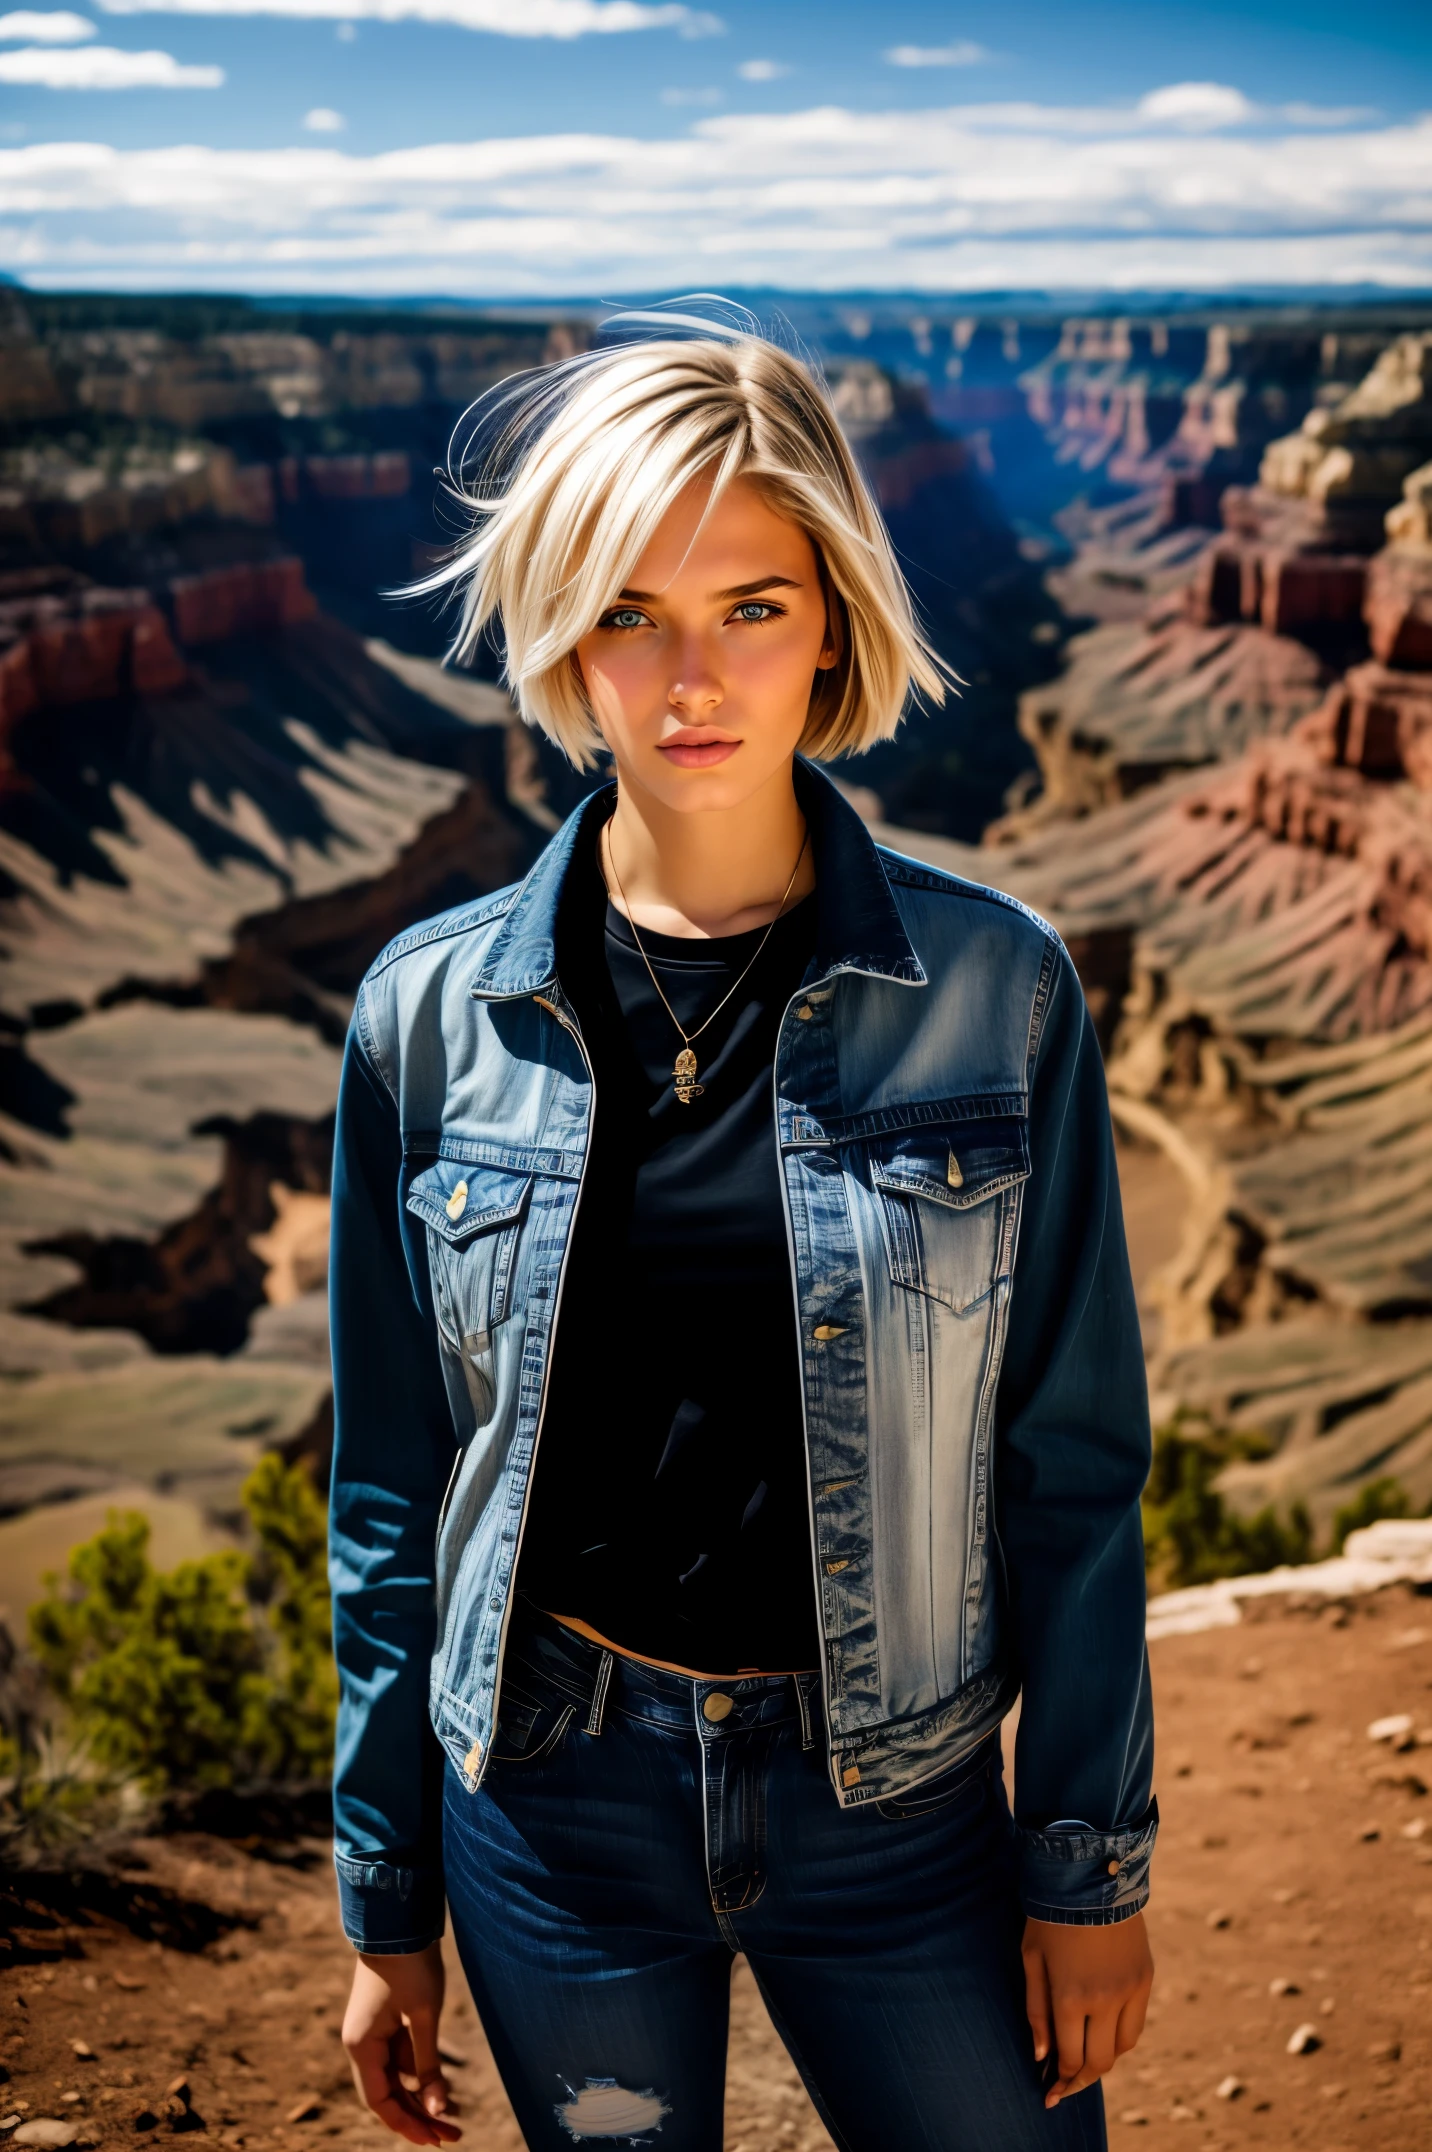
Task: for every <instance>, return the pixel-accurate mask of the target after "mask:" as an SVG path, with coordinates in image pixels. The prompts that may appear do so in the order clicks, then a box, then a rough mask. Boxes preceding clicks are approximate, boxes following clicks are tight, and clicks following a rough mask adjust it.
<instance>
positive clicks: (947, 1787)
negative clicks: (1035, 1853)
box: [874, 1757, 989, 1823]
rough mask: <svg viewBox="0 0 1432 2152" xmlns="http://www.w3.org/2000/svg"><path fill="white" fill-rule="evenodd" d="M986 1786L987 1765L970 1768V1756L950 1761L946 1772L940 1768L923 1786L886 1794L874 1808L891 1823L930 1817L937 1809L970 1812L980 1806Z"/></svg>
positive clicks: (981, 1764) (979, 1764) (973, 1811)
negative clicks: (935, 1775)
mask: <svg viewBox="0 0 1432 2152" xmlns="http://www.w3.org/2000/svg"><path fill="white" fill-rule="evenodd" d="M988 1786H989V1764H988V1762H980V1763H978V1764H976V1765H975V1767H974V1768H973V1770H972V1769H971V1768H970V1762H969V1758H968V1757H965V1758H963V1759H962V1760H961V1761H960V1762H959V1763H957V1764H951V1766H950V1768H949V1770H948V1771H941V1772H940V1773H939V1775H938V1777H936V1778H928V1779H926V1780H925V1781H924V1783H923V1785H919V1786H911V1787H910V1789H909V1791H908V1792H906V1793H892V1794H887V1795H886V1797H885V1799H884V1800H883V1801H877V1802H876V1803H875V1804H874V1805H875V1810H876V1813H877V1814H878V1815H881V1816H885V1817H887V1818H888V1819H889V1821H890V1822H892V1823H907V1822H910V1821H912V1820H913V1819H914V1818H915V1817H917V1816H931V1815H934V1814H935V1813H936V1812H937V1811H939V1810H953V1809H957V1808H962V1809H963V1810H964V1811H965V1812H967V1813H968V1814H970V1815H973V1814H974V1813H975V1812H976V1810H977V1809H978V1808H979V1807H980V1805H981V1803H982V1801H983V1799H984V1795H985V1793H986V1791H987V1790H988Z"/></svg>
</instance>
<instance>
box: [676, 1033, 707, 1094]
mask: <svg viewBox="0 0 1432 2152" xmlns="http://www.w3.org/2000/svg"><path fill="white" fill-rule="evenodd" d="M671 1081H672V1083H673V1084H674V1085H675V1086H676V1095H677V1097H678V1098H679V1099H680V1101H681V1103H682V1105H683V1106H689V1105H690V1104H691V1101H692V1100H693V1099H694V1098H700V1096H701V1094H702V1092H703V1091H704V1090H705V1089H706V1086H705V1084H704V1083H698V1082H697V1081H696V1056H695V1054H694V1053H693V1052H692V1051H691V1048H690V1047H689V1046H683V1047H682V1049H681V1051H680V1053H679V1054H678V1055H677V1057H676V1066H675V1068H674V1069H673V1070H672V1072H671Z"/></svg>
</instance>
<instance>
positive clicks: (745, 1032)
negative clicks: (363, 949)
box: [518, 847, 820, 1674]
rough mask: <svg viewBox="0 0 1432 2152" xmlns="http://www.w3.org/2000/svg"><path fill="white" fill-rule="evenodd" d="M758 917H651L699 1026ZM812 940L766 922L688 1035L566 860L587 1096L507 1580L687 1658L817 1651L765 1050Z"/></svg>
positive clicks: (568, 978) (564, 942)
mask: <svg viewBox="0 0 1432 2152" xmlns="http://www.w3.org/2000/svg"><path fill="white" fill-rule="evenodd" d="M764 932H765V929H764V928H757V929H756V930H755V931H754V932H752V933H749V934H736V935H731V936H729V937H723V938H721V939H719V940H711V941H696V940H687V939H680V938H677V937H674V936H670V935H664V934H652V933H648V932H647V931H646V930H645V929H643V930H642V931H641V944H642V947H643V948H645V950H646V953H647V955H648V957H649V958H650V960H651V963H652V966H653V968H654V969H655V971H656V973H657V976H658V978H659V979H660V981H661V985H662V988H663V991H664V992H665V994H666V996H667V999H668V1000H669V1001H670V1003H671V1005H672V1007H673V1008H674V1009H675V1011H676V1013H677V1015H678V1016H679V1017H680V1018H681V1021H682V1024H683V1025H684V1027H685V1028H686V1030H687V1031H688V1032H690V1031H694V1029H695V1028H696V1026H697V1025H698V1024H700V1023H702V1022H703V1021H704V1019H705V1018H706V1017H707V1016H708V1015H709V1014H710V1012H711V1011H712V1010H713V1009H715V1008H716V1006H717V1004H718V1003H719V1002H720V1001H721V998H722V996H723V995H724V994H725V993H726V992H727V991H728V989H729V988H730V987H731V986H732V984H733V982H734V981H735V980H736V979H738V978H739V977H740V974H741V972H742V970H743V969H744V967H745V966H746V965H747V964H748V963H750V962H751V958H752V956H753V954H754V953H755V951H756V949H757V947H758V945H759V943H760V941H761V936H762V934H763V933H764ZM814 946H815V900H814V898H813V897H808V898H807V899H806V900H805V901H804V902H803V903H800V904H797V905H795V906H793V907H792V909H791V910H790V911H789V912H787V913H786V914H785V915H784V917H782V918H781V919H779V920H778V921H777V922H776V925H775V927H774V929H773V930H772V932H771V935H770V939H769V940H768V941H767V942H766V945H765V947H764V949H763V950H762V951H761V954H760V955H759V957H758V958H757V959H756V962H755V963H754V965H752V968H751V970H750V972H749V973H748V975H747V976H746V978H745V979H744V981H743V982H742V984H741V985H740V987H739V988H738V989H737V991H736V993H735V994H734V995H733V996H732V998H731V1000H730V1001H729V1002H728V1003H727V1004H726V1007H725V1008H724V1009H722V1010H721V1013H720V1014H719V1015H718V1016H717V1017H716V1019H715V1021H714V1022H713V1023H712V1024H711V1026H710V1028H709V1029H708V1030H706V1031H703V1032H702V1034H701V1036H700V1038H698V1039H696V1040H694V1042H693V1050H694V1051H695V1053H696V1056H697V1059H698V1063H699V1076H698V1080H699V1082H700V1083H701V1084H702V1085H703V1086H704V1089H703V1091H702V1094H701V1096H700V1097H699V1098H697V1099H694V1100H693V1101H692V1102H691V1103H690V1104H689V1105H683V1104H682V1103H681V1102H680V1100H679V1099H678V1098H677V1097H676V1094H675V1091H674V1089H673V1084H672V1069H673V1064H674V1062H675V1059H676V1055H677V1053H678V1052H679V1051H680V1048H681V1038H680V1035H679V1033H678V1032H677V1030H676V1028H675V1026H674V1025H673V1023H672V1021H671V1018H670V1016H669V1015H668V1014H667V1012H666V1010H665V1009H664V1008H663V1007H662V1005H661V1001H660V999H659V998H658V996H657V994H656V991H655V989H654V988H653V986H652V982H651V978H650V976H649V974H648V972H647V969H646V965H645V964H644V963H643V961H642V957H641V951H640V949H639V948H638V946H637V942H636V937H635V936H634V934H633V932H632V929H631V926H630V924H629V923H628V921H627V920H626V919H625V918H623V916H622V915H621V913H620V912H618V911H617V910H616V909H615V908H614V907H613V906H611V905H610V904H609V903H608V901H607V895H606V888H605V885H604V883H603V882H602V879H601V875H600V871H599V869H598V866H597V862H596V854H595V850H594V849H593V850H591V851H588V850H587V849H586V848H585V847H584V848H583V850H582V852H581V854H580V855H579V856H578V857H577V858H576V859H574V861H573V863H572V867H571V870H570V872H569V875H568V880H567V887H566V890H565V891H564V895H563V903H562V911H561V916H560V918H559V922H558V933H557V971H558V976H559V978H560V980H561V983H562V987H563V991H564V992H565V993H566V995H567V997H568V999H569V1000H570V1001H571V1003H572V1005H573V1007H574V1008H575V1009H576V1011H577V1015H578V1018H579V1021H580V1024H581V1028H582V1037H583V1039H584V1041H585V1043H586V1047H587V1052H588V1056H589V1058H590V1060H591V1063H592V1069H593V1076H594V1080H595V1085H596V1111H595V1123H594V1130H593V1137H592V1148H591V1152H590V1156H589V1158H588V1163H587V1171H586V1179H585V1182H584V1185H583V1189H582V1196H581V1202H580V1204H579V1206H578V1212H577V1219H576V1223H575V1226H574V1228H573V1238H572V1245H571V1249H570V1251H569V1254H568V1259H567V1275H566V1279H565V1281H564V1284H563V1289H562V1305H561V1312H560V1315H559V1318H558V1323H557V1332H556V1340H555V1346H554V1352H553V1359H552V1367H551V1374H550V1377H549V1385H548V1395H547V1406H546V1414H545V1418H544V1422H543V1427H542V1434H541V1439H540V1441H539V1444H538V1449H537V1459H536V1465H535V1468H534V1479H533V1487H532V1494H531V1498H530V1508H529V1513H528V1520H527V1527H526V1532H525V1535H524V1541H523V1550H522V1561H521V1568H520V1573H519V1578H518V1583H519V1588H520V1589H521V1590H522V1592H523V1593H524V1594H525V1595H526V1596H527V1597H528V1599H530V1600H532V1601H534V1602H535V1603H536V1604H537V1605H538V1606H540V1607H543V1608H545V1609H546V1610H547V1611H548V1612H549V1613H552V1614H563V1615H568V1616H571V1617H574V1618H576V1619H579V1620H581V1621H584V1622H586V1623H588V1624H589V1625H590V1627H592V1628H593V1629H595V1630H597V1631H599V1633H600V1634H601V1635H603V1636H606V1637H609V1638H610V1639H611V1641H612V1642H613V1643H614V1644H620V1645H622V1646H623V1647H624V1648H625V1649H627V1650H628V1651H633V1652H637V1653H639V1654H640V1655H641V1656H643V1657H645V1658H649V1659H663V1660H666V1661H667V1662H669V1663H671V1664H674V1665H678V1666H686V1667H690V1668H692V1669H693V1670H694V1671H696V1672H700V1673H719V1674H732V1673H738V1672H741V1671H743V1670H753V1671H754V1670H761V1671H765V1672H771V1673H776V1672H788V1671H796V1670H799V1669H803V1668H814V1667H816V1666H818V1665H819V1663H820V1660H819V1642H818V1631H817V1623H816V1606H815V1585H814V1573H813V1570H812V1566H811V1538H810V1511H809V1500H808V1495H807V1487H806V1459H805V1440H804V1432H803V1425H802V1415H801V1394H800V1362H799V1349H798V1339H797V1332H796V1321H795V1311H794V1296H793V1292H792V1284H791V1265H790V1256H789V1253H788V1250H787V1243H786V1226H785V1215H784V1209H783V1206H782V1202H781V1189H780V1166H779V1158H778V1153H777V1147H776V1130H775V1100H774V1091H773V1084H772V1073H771V1064H772V1057H773V1054H774V1051H775V1043H776V1034H777V1031H778V1030H779V1027H780V1021H781V1018H782V1016H783V1015H784V1013H785V1010H786V1006H787V1004H788V1002H789V1001H790V999H791V996H792V995H793V994H794V993H795V991H796V989H797V988H798V987H799V985H800V983H801V980H802V978H803V976H804V974H805V971H806V968H807V965H808V964H809V962H810V958H811V954H812V951H813V949H814Z"/></svg>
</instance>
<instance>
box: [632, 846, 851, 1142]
mask: <svg viewBox="0 0 1432 2152" xmlns="http://www.w3.org/2000/svg"><path fill="white" fill-rule="evenodd" d="M602 838H603V842H604V843H605V845H606V848H607V860H608V863H609V865H610V867H611V870H612V878H613V880H614V881H615V883H616V885H617V894H618V896H620V898H621V900H622V903H623V905H624V906H625V908H626V920H627V925H628V926H629V927H630V928H631V936H632V940H633V941H634V942H635V943H636V946H637V954H638V955H639V956H640V958H641V960H642V962H643V964H645V966H646V972H647V977H648V978H649V979H650V981H651V983H652V985H653V986H654V987H655V988H656V991H657V993H658V994H659V995H660V996H661V1006H662V1007H663V1008H664V1009H665V1011H666V1013H667V1015H668V1016H669V1017H670V1018H671V1021H672V1023H673V1024H675V1026H676V1028H677V1030H678V1031H679V1032H680V1033H681V1051H680V1053H679V1054H678V1055H677V1057H676V1061H675V1063H674V1065H673V1067H672V1071H671V1082H672V1087H673V1089H674V1090H675V1092H676V1096H677V1098H678V1099H679V1100H680V1101H681V1104H682V1105H683V1106H689V1105H690V1104H691V1101H692V1100H693V1099H694V1098H700V1096H701V1094H702V1092H703V1091H704V1090H705V1089H706V1086H705V1084H704V1083H698V1082H697V1081H696V1056H695V1054H694V1053H693V1052H692V1051H691V1042H692V1040H693V1039H699V1038H700V1036H701V1034H702V1032H703V1031H705V1030H706V1029H707V1027H708V1025H711V1024H714V1023H715V1021H716V1019H717V1017H718V1016H719V1015H720V1014H721V1011H722V1010H723V1009H724V1008H725V1006H726V1004H727V1002H728V1001H729V1000H730V999H731V996H732V995H733V994H734V993H735V991H736V988H737V987H738V986H740V985H741V984H742V982H743V981H744V980H745V978H746V974H747V973H748V972H749V971H750V969H751V966H752V965H753V964H754V963H755V961H756V958H757V957H759V955H760V953H761V951H762V950H763V949H764V948H765V946H766V943H767V942H768V941H769V940H770V938H771V935H772V933H773V932H774V930H775V926H776V921H777V920H778V919H779V918H780V916H781V914H782V913H783V912H784V910H785V908H786V898H787V897H788V896H789V895H790V893H791V891H792V890H793V889H794V888H795V886H796V876H797V875H798V874H799V873H800V871H801V861H802V860H803V859H804V858H805V853H806V846H807V845H808V844H809V843H810V830H809V829H807V830H806V833H805V835H804V836H803V837H802V839H801V848H800V850H799V851H798V852H797V854H796V863H795V865H794V866H793V867H792V869H791V878H790V880H789V881H788V882H787V883H786V886H785V889H784V891H783V893H782V896H781V901H780V903H779V904H778V905H777V906H776V911H775V916H774V918H773V919H772V920H771V923H770V925H769V926H768V927H767V928H766V931H765V933H764V934H763V935H762V936H761V938H760V940H759V942H757V944H756V948H755V952H754V954H753V955H752V957H751V961H750V963H749V964H747V965H746V967H745V970H743V971H742V973H741V977H740V978H739V979H737V980H735V981H734V982H733V983H732V985H731V986H730V987H728V988H727V990H726V992H725V993H724V994H723V995H722V996H721V999H720V1000H719V1001H718V1002H717V1004H716V1006H715V1008H714V1009H713V1010H712V1011H711V1014H710V1015H709V1016H708V1017H707V1018H706V1019H705V1021H704V1022H702V1023H699V1024H698V1025H697V1026H696V1029H695V1030H694V1031H687V1030H684V1029H683V1027H682V1023H681V1019H680V1017H679V1016H678V1015H677V1013H676V1011H675V1009H673V1008H672V1006H671V1003H670V1002H669V1001H668V1000H667V998H666V996H665V994H664V993H662V987H661V981H660V979H658V978H657V976H656V973H655V972H654V971H653V970H652V968H651V958H650V957H649V956H648V955H647V953H646V951H645V949H644V948H643V947H642V941H641V935H640V934H639V933H638V932H637V924H636V921H635V919H633V917H632V911H631V902H630V899H629V898H628V896H627V893H626V891H625V890H624V889H623V888H622V878H621V876H620V875H619V874H618V873H617V856H616V853H615V852H614V851H613V849H612V825H611V823H610V822H607V823H604V824H603V827H602Z"/></svg>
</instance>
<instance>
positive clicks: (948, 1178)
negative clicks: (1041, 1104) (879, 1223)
mask: <svg viewBox="0 0 1432 2152" xmlns="http://www.w3.org/2000/svg"><path fill="white" fill-rule="evenodd" d="M1028 1173H1029V1126H1028V1123H1027V1122H1026V1121H1024V1120H1023V1119H1021V1118H1016V1117H1015V1116H1013V1115H1011V1116H1009V1117H1008V1118H1007V1119H1001V1120H990V1121H962V1122H959V1123H958V1124H954V1125H951V1126H950V1127H947V1128H921V1129H912V1130H911V1131H910V1132H909V1134H908V1135H904V1136H900V1137H897V1138H896V1139H895V1140H894V1142H893V1143H892V1142H891V1141H890V1140H889V1139H888V1138H887V1139H886V1141H885V1142H884V1143H882V1144H881V1146H880V1147H879V1149H878V1150H875V1151H873V1152H872V1155H871V1160H870V1177H871V1179H872V1180H873V1182H874V1183H875V1186H876V1187H877V1188H884V1189H888V1190H889V1191H890V1192H891V1193H892V1194H895V1195H904V1196H922V1197H923V1198H924V1199H925V1201H926V1202H929V1203H941V1204H943V1205H944V1206H945V1207H946V1209H948V1210H972V1209H973V1208H974V1206H975V1204H977V1203H984V1202H986V1201H987V1200H988V1199H989V1197H990V1196H994V1195H998V1194H999V1192H1000V1190H1001V1189H1002V1188H1012V1187H1013V1186H1014V1184H1015V1182H1016V1181H1022V1180H1024V1179H1026V1178H1027V1176H1028Z"/></svg>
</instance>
